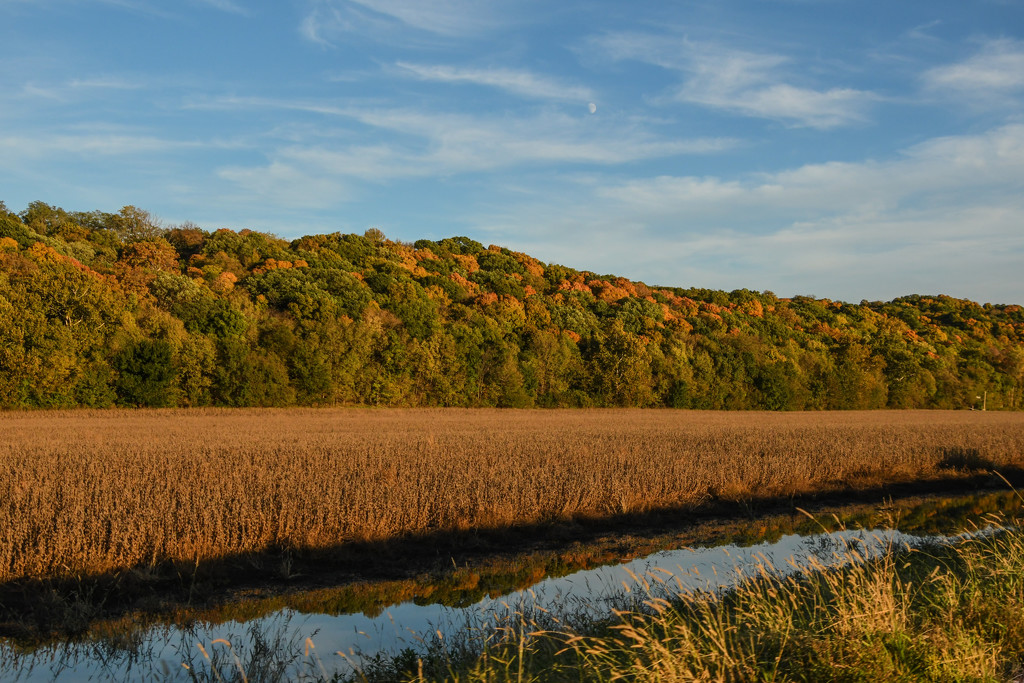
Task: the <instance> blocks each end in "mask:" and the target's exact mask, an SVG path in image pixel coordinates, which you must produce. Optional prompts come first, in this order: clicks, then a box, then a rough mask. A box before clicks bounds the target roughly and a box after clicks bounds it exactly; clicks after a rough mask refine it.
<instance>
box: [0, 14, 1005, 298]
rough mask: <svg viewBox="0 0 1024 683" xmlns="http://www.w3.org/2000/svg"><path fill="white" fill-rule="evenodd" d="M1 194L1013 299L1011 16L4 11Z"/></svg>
mask: <svg viewBox="0 0 1024 683" xmlns="http://www.w3.org/2000/svg"><path fill="white" fill-rule="evenodd" d="M0 93H2V95H0V158H2V159H3V163H2V164H0V166H2V168H0V199H2V200H3V201H5V202H6V203H7V205H8V207H9V208H11V209H12V210H15V211H21V210H23V209H24V208H25V206H26V205H27V204H28V203H29V202H31V201H34V200H42V201H45V202H47V203H50V204H55V205H58V206H62V207H64V208H66V209H69V210H92V209H101V210H105V211H116V210H117V209H119V208H120V207H121V206H123V205H126V204H134V205H136V206H139V207H142V208H145V209H147V210H149V211H150V212H152V213H153V214H155V215H156V216H158V217H160V218H161V219H162V220H163V221H164V222H165V223H166V224H168V225H173V224H178V223H181V222H184V221H192V222H194V223H196V224H198V225H200V226H202V227H204V228H206V229H210V230H212V229H216V228H221V227H228V228H232V229H242V228H251V229H256V230H263V231H268V232H272V233H274V234H277V235H279V236H281V237H285V238H293V237H298V236H300V235H304V234H312V233H323V232H335V231H341V232H358V233H362V232H363V231H365V230H366V229H367V228H368V227H378V228H380V229H381V230H383V231H384V232H385V234H386V235H388V237H390V238H392V239H399V240H409V241H412V240H416V239H419V238H430V239H435V238H441V237H446V236H451V235H467V236H469V237H472V238H473V239H476V240H478V241H480V242H482V243H484V244H485V245H487V244H492V243H493V244H500V245H503V246H508V247H511V248H513V249H516V250H519V251H525V252H527V253H530V254H531V255H534V256H536V257H538V258H540V259H541V260H543V261H547V262H557V263H563V264H566V265H569V266H573V267H577V268H584V269H588V270H593V271H596V272H598V273H615V274H618V275H624V276H627V277H630V278H634V279H639V280H643V281H645V282H647V283H648V284H660V285H674V286H697V287H708V288H715V289H725V290H732V289H737V288H741V287H746V288H749V289H755V290H772V291H774V292H775V293H776V294H778V295H780V296H790V295H795V294H811V295H816V296H819V297H829V298H834V299H841V300H846V301H855V302H856V301H860V300H861V299H871V300H876V299H891V298H893V297H896V296H901V295H904V294H910V293H922V294H925V293H927V294H938V293H944V294H950V295H953V296H959V297H967V298H972V299H975V300H978V301H989V302H995V303H1024V274H1022V273H1024V106H1022V105H1024V1H1022V0H1002V1H996V0H988V1H985V0H978V1H972V0H922V1H918V0H901V1H900V2H892V1H891V0H887V1H886V2H879V1H876V0H856V1H855V0H849V1H847V0H743V1H740V0H714V1H710V2H700V1H696V2H651V3H625V2H603V1H601V0H588V1H587V2H579V1H577V0H562V1H560V2H539V1H534V0H516V1H514V2H513V1H506V0H433V1H428V0H279V1H276V2H270V1H266V2H253V1H248V0H174V1H173V2H172V1H170V0H168V1H160V0H0Z"/></svg>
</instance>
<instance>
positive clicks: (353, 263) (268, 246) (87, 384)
mask: <svg viewBox="0 0 1024 683" xmlns="http://www.w3.org/2000/svg"><path fill="white" fill-rule="evenodd" d="M1022 342H1024V311H1022V308H1021V306H1019V305H989V304H985V305H984V306H981V305H979V304H977V303H974V302H971V301H965V300H960V299H955V298H950V297H948V296H916V295H915V296H907V297H903V298H900V299H896V300H894V301H891V302H887V303H882V302H861V303H860V304H849V303H842V302H836V301H828V300H816V299H813V298H809V297H795V298H793V299H780V298H778V297H776V296H775V295H773V294H772V293H770V292H763V293H758V292H752V291H748V290H737V291H734V292H721V291H710V290H706V289H681V288H677V287H654V286H648V285H645V284H643V283H640V282H631V281H629V280H626V279H623V278H617V277H615V276H610V275H597V274H595V273H590V272H586V271H578V270H573V269H571V268H567V267H564V266H559V265H549V264H545V263H541V262H540V261H538V260H536V259H534V258H532V257H530V256H528V255H526V254H521V253H517V252H514V251H510V250H509V249H505V248H501V247H498V246H490V247H484V246H483V245H481V244H479V243H478V242H475V241H473V240H471V239H468V238H466V237H452V238H449V239H444V240H440V241H437V242H433V241H429V240H419V241H417V242H416V243H415V244H407V243H403V242H394V241H390V240H388V239H386V238H385V236H384V235H383V234H381V233H380V232H379V231H376V230H370V231H368V232H367V233H366V234H365V235H343V234H337V233H335V234H330V235H312V236H308V237H302V238H300V239H296V240H292V241H287V240H283V239H279V238H277V237H274V236H272V235H267V234H263V233H259V232H252V231H248V230H241V231H240V232H233V231H230V230H217V231H215V232H208V231H205V230H203V229H201V228H200V227H198V226H195V225H191V224H185V225H182V226H177V227H172V228H164V227H161V226H160V225H158V224H157V223H156V222H155V221H154V220H153V219H152V218H151V217H150V215H149V214H148V213H147V212H145V211H142V210H140V209H137V208H135V207H130V206H129V207H124V208H123V209H121V210H120V211H119V212H118V213H114V214H111V213H105V212H101V211H92V212H69V211H65V210H63V209H60V208H56V207H51V206H48V205H47V204H44V203H42V202H34V203H32V204H31V205H29V207H28V208H27V209H26V210H25V211H23V212H22V213H21V214H15V213H12V212H10V211H9V210H8V209H7V207H6V206H4V205H3V203H0V406H2V407H5V408H21V407H70V406H111V405H127V406H206V405H222V406H253V405H293V404H300V405H406V406H427V405H429V406H435V405H442V406H524V407H525V406H652V407H653V406H669V407H679V408H715V409H718V408H726V409H772V410H800V409H837V408H842V409H846V408H850V409H853V408H882V407H891V408H968V407H979V408H980V407H981V404H982V400H981V399H980V398H979V397H981V396H986V395H987V407H988V409H990V410H991V409H1013V408H1019V407H1020V406H1021V396H1020V394H1021V389H1022V386H1024V343H1022Z"/></svg>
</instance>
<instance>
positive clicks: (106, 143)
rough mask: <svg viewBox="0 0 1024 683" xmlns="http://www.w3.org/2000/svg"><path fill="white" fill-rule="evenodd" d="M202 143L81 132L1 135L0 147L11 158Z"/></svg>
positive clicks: (119, 153) (110, 152) (125, 151)
mask: <svg viewBox="0 0 1024 683" xmlns="http://www.w3.org/2000/svg"><path fill="white" fill-rule="evenodd" d="M205 146H207V145H206V144H205V143H201V142H196V141H190V140H173V139H166V138H161V137H157V136H150V135H118V134H113V133H109V134H104V133H99V134H81V135H62V134H56V135H42V136H40V137H27V136H17V137H3V138H0V150H2V151H3V152H4V154H5V155H6V154H9V155H12V157H14V158H19V159H31V158H39V157H50V156H54V155H62V154H68V155H83V154H88V155H94V156H95V155H100V156H122V155H133V154H148V153H153V152H166V151H173V150H181V149H189V148H197V147H205Z"/></svg>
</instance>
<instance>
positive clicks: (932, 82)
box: [923, 38, 1024, 106]
mask: <svg viewBox="0 0 1024 683" xmlns="http://www.w3.org/2000/svg"><path fill="white" fill-rule="evenodd" d="M923 78H924V83H925V86H926V87H927V88H929V89H930V90H932V91H938V92H942V91H946V92H950V93H952V94H954V95H956V96H957V97H959V98H964V99H963V101H964V102H966V103H967V104H971V105H975V106H976V105H979V104H987V103H992V102H993V101H1004V100H1006V99H1007V98H1009V97H1011V96H1014V95H1017V94H1019V93H1021V92H1024V43H1022V42H1020V41H1017V40H1011V39H1008V38H1000V39H996V40H991V41H988V42H987V43H986V44H985V45H983V46H982V48H981V50H979V51H978V52H977V53H976V54H974V55H973V56H971V57H970V58H968V59H966V60H964V61H962V62H959V63H956V64H946V65H943V66H938V67H935V68H933V69H929V70H928V71H926V72H925V74H924V76H923Z"/></svg>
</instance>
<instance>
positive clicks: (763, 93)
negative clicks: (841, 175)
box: [588, 33, 880, 129]
mask: <svg viewBox="0 0 1024 683" xmlns="http://www.w3.org/2000/svg"><path fill="white" fill-rule="evenodd" d="M588 49H589V50H593V51H595V52H596V53H597V54H598V55H601V56H604V57H605V58H608V59H612V60H615V61H621V60H636V61H640V62H645V63H648V64H653V65H656V66H660V67H662V68H665V69H669V70H671V71H674V72H677V73H679V75H680V77H681V79H682V83H681V84H680V85H679V86H677V87H676V88H674V89H672V90H671V95H670V99H672V100H674V101H678V102H686V103H692V104H698V105H701V106H705V107H711V108H714V109H721V110H725V111H729V112H733V113H737V114H741V115H744V116H750V117H756V118H765V119H774V120H778V121H782V122H785V123H787V124H789V125H794V126H804V127H810V128H822V129H827V128H835V127H838V126H844V125H849V124H852V123H856V122H860V121H863V120H865V119H866V118H867V114H868V111H869V109H870V107H871V105H872V104H873V103H874V102H876V101H878V100H879V99H880V98H879V96H878V95H877V94H875V93H872V92H870V91H866V90H859V89H855V88H846V87H831V88H825V89H819V88H814V87H809V86H807V85H802V84H799V83H794V82H793V81H796V80H799V79H800V78H804V79H806V78H807V77H806V76H803V75H801V74H799V73H798V72H799V69H798V66H799V65H797V64H796V63H795V62H794V60H793V59H792V58H790V57H788V56H786V55H781V54H770V53H757V52H749V51H746V50H738V49H733V48H730V47H727V46H723V45H718V44H714V43H707V42H694V41H690V40H688V39H687V38H686V37H683V36H678V37H677V36H665V35H653V34H641V33H618V34H608V35H604V36H600V37H596V38H593V39H591V40H590V41H589V42H588Z"/></svg>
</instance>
